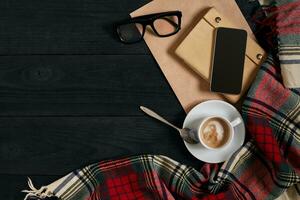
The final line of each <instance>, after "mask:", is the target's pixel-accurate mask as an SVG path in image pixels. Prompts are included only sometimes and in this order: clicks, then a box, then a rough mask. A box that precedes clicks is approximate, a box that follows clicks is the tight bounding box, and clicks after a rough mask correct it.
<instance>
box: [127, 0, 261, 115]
mask: <svg viewBox="0 0 300 200" xmlns="http://www.w3.org/2000/svg"><path fill="white" fill-rule="evenodd" d="M212 7H214V9H215V10H216V11H217V12H218V15H220V16H222V18H223V17H224V19H225V18H226V20H224V22H226V24H227V23H230V25H229V26H234V27H237V28H240V29H245V30H246V31H247V33H248V36H249V38H251V40H249V38H248V40H249V41H252V42H251V43H249V44H247V52H248V54H249V59H246V60H248V61H246V62H249V63H251V62H252V65H251V64H250V65H249V66H250V68H249V70H250V71H252V72H250V73H249V72H247V69H248V67H246V68H247V69H246V68H245V69H246V70H245V73H249V74H250V76H249V77H250V78H249V80H250V79H252V78H253V76H254V74H255V69H256V66H257V65H258V64H256V63H260V62H262V60H261V59H260V60H256V56H257V54H261V55H262V56H263V57H264V55H265V53H264V52H263V50H262V49H261V48H260V47H259V46H258V45H257V44H256V43H255V42H254V41H255V37H254V35H253V33H252V31H251V29H250V27H249V26H248V24H247V21H246V20H245V19H244V17H243V15H242V13H241V11H240V10H239V7H238V6H237V4H236V2H235V1H234V0H228V1H226V3H224V1H217V0H205V1H203V0H201V1H199V0H189V1H188V3H187V2H186V1H185V0H154V1H152V2H150V3H148V4H146V5H145V6H143V7H141V8H139V9H138V10H136V11H134V12H133V13H131V16H132V17H135V16H140V15H146V14H151V13H157V12H165V11H172V10H180V11H181V12H182V15H183V16H182V25H181V30H180V31H179V32H178V33H177V34H175V35H173V36H171V37H167V38H160V37H156V36H155V35H153V34H151V33H149V34H147V33H146V34H145V36H144V40H145V42H146V43H147V45H148V47H149V49H150V50H151V53H152V54H153V56H154V58H155V59H156V61H157V63H158V65H159V67H160V68H161V70H162V72H163V73H164V75H165V77H166V78H167V80H168V82H169V84H170V86H171V87H172V89H173V91H174V92H175V94H176V96H177V98H178V100H179V101H180V103H181V105H182V106H183V108H184V110H185V111H186V112H188V111H189V110H190V109H191V108H192V107H193V106H195V105H196V104H198V103H200V102H202V101H205V100H209V99H223V100H229V101H231V102H236V101H237V100H238V98H239V97H229V96H227V98H225V96H223V95H221V94H217V93H212V92H210V90H209V83H208V80H207V79H206V78H205V77H207V73H206V74H205V72H202V73H203V74H201V73H199V72H195V69H196V68H198V67H200V68H202V67H206V68H207V69H209V67H210V58H211V57H210V56H211V54H208V55H207V56H205V54H197V55H194V56H193V59H192V60H191V59H190V57H189V56H187V54H186V53H185V52H186V51H188V52H189V51H190V50H192V51H193V49H191V48H190V47H189V45H188V44H189V42H188V41H189V40H190V38H191V37H192V35H193V33H197V29H195V28H197V27H198V26H200V25H201V24H202V23H203V22H204V21H203V20H205V19H204V18H203V17H204V16H205V14H209V13H214V12H212V11H211V10H210V9H211V8H212ZM206 18H207V15H206ZM222 21H223V20H222ZM229 21H230V22H229ZM198 23H200V24H198ZM207 27H208V28H209V26H207ZM212 29H213V27H211V29H207V31H208V32H209V33H210V32H211V30H212ZM190 34H191V35H190ZM209 37H210V36H209V35H208V36H207V37H204V38H203V39H202V42H203V41H207V42H211V43H212V40H209ZM199 39H200V38H197V41H198V42H200V40H199ZM197 41H195V45H196V47H195V48H196V49H197V48H198V50H199V49H200V50H205V49H206V50H207V52H206V53H211V50H210V49H209V48H210V47H209V45H208V46H207V47H203V46H200V44H199V45H197V43H196V42H197ZM211 43H210V44H211ZM251 45H253V46H254V48H252V47H251ZM192 48H194V47H192ZM188 49H190V50H188ZM196 49H195V50H196ZM252 50H253V51H254V52H253V53H251V51H252ZM201 56H202V57H203V56H204V57H205V60H206V61H205V62H206V64H203V65H201V66H200V65H198V63H199V58H200V57H201ZM194 59H195V60H194ZM203 61H204V60H203ZM201 62H202V61H201ZM201 62H200V63H201ZM251 66H252V67H253V69H252V67H251ZM191 69H193V70H191ZM245 80H247V79H245ZM246 82H247V81H246ZM244 85H245V84H244ZM246 85H247V84H246ZM245 88H246V87H245ZM244 91H245V89H244Z"/></svg>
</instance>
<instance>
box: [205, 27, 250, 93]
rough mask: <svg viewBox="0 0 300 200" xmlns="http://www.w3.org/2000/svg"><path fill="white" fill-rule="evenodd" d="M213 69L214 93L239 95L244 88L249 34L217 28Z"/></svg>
mask: <svg viewBox="0 0 300 200" xmlns="http://www.w3.org/2000/svg"><path fill="white" fill-rule="evenodd" d="M214 42H215V43H214V51H213V60H212V69H211V78H210V79H211V81H210V90H211V91H212V92H220V93H228V94H239V93H240V92H241V88H242V81H243V71H244V61H245V51H246V43H247V32H246V31H245V30H242V29H233V28H223V27H220V28H217V29H216V32H215V41H214Z"/></svg>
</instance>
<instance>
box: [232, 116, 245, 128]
mask: <svg viewBox="0 0 300 200" xmlns="http://www.w3.org/2000/svg"><path fill="white" fill-rule="evenodd" d="M240 123H242V120H241V118H239V117H238V118H236V119H235V120H233V121H231V122H230V124H231V126H232V127H235V126H237V125H239V124H240Z"/></svg>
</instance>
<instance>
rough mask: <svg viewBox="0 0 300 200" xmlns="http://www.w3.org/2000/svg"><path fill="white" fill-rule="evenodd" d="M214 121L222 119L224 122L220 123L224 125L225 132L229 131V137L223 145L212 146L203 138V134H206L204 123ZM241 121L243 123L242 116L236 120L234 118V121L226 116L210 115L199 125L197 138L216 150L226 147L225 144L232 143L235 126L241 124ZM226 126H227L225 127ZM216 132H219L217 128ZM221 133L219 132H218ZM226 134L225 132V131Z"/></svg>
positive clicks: (206, 146) (204, 144)
mask: <svg viewBox="0 0 300 200" xmlns="http://www.w3.org/2000/svg"><path fill="white" fill-rule="evenodd" d="M213 121H214V122H216V121H218V123H219V122H220V121H222V124H221V123H220V125H221V126H222V128H223V129H222V130H223V132H225V131H228V133H227V139H226V141H225V142H224V143H223V144H222V145H220V146H217V147H212V146H209V145H208V144H207V142H205V141H204V139H203V137H202V136H201V135H203V134H204V132H203V131H204V130H203V129H204V128H205V127H203V126H204V125H208V124H207V123H209V122H211V123H213ZM240 123H242V120H241V118H239V117H238V118H236V119H234V120H232V121H229V120H228V119H226V118H224V117H221V116H210V117H207V118H205V119H203V120H202V121H201V123H200V125H199V127H198V129H197V136H196V137H197V139H198V141H199V142H200V143H201V144H202V145H203V146H204V147H205V148H207V149H211V150H216V149H220V148H223V147H225V146H228V145H229V144H230V143H231V141H232V140H233V137H234V127H236V126H237V125H239V124H240ZM224 126H226V127H224ZM216 132H217V130H216ZM218 134H219V133H218ZM223 134H224V133H223Z"/></svg>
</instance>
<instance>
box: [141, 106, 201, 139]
mask: <svg viewBox="0 0 300 200" xmlns="http://www.w3.org/2000/svg"><path fill="white" fill-rule="evenodd" d="M140 109H141V110H142V111H144V112H145V113H146V114H147V115H149V116H151V117H153V118H155V119H157V120H159V121H161V122H163V123H165V124H167V125H169V126H171V127H172V128H174V129H176V130H177V131H178V132H179V133H180V136H181V138H182V139H183V140H184V141H186V142H187V143H190V144H196V143H199V141H198V140H197V139H195V138H196V134H197V133H196V132H195V130H193V129H189V128H183V129H181V128H178V127H177V126H175V125H173V124H171V123H170V122H168V121H167V120H165V119H164V118H163V117H161V116H160V115H158V114H157V113H155V112H154V111H152V110H150V109H149V108H146V107H144V106H140Z"/></svg>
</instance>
